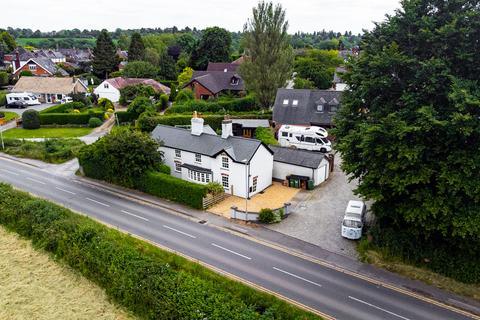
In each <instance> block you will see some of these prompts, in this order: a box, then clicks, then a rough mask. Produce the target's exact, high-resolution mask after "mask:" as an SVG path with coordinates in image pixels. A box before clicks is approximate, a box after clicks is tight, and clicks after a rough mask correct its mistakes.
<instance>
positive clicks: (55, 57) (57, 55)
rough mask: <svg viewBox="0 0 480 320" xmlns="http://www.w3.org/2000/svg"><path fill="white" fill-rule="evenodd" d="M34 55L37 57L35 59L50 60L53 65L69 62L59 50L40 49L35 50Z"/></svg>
mask: <svg viewBox="0 0 480 320" xmlns="http://www.w3.org/2000/svg"><path fill="white" fill-rule="evenodd" d="M33 54H34V55H35V58H46V59H50V60H51V61H52V62H53V63H63V62H67V58H66V57H65V55H64V54H63V53H61V52H60V51H57V50H51V49H40V50H34V51H33Z"/></svg>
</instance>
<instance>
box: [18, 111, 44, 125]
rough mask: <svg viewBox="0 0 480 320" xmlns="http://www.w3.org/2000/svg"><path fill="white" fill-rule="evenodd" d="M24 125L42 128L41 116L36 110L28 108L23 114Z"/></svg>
mask: <svg viewBox="0 0 480 320" xmlns="http://www.w3.org/2000/svg"><path fill="white" fill-rule="evenodd" d="M22 126H23V128H24V129H38V128H40V117H39V115H38V112H37V111H36V110H27V111H25V112H24V113H23V114H22Z"/></svg>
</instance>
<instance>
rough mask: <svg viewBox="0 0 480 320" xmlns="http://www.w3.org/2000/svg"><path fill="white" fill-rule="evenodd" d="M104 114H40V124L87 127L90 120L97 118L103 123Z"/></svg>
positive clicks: (99, 112)
mask: <svg viewBox="0 0 480 320" xmlns="http://www.w3.org/2000/svg"><path fill="white" fill-rule="evenodd" d="M103 114H104V113H103V112H101V111H91V112H88V113H40V124H41V125H48V124H58V125H64V124H84V125H87V124H88V121H89V120H90V118H92V117H95V118H98V119H100V120H102V121H103Z"/></svg>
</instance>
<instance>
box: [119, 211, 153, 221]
mask: <svg viewBox="0 0 480 320" xmlns="http://www.w3.org/2000/svg"><path fill="white" fill-rule="evenodd" d="M122 212H123V213H125V214H128V215H129V216H132V217H135V218H138V219H142V220H145V221H150V220H148V219H147V218H144V217H140V216H137V215H136V214H133V213H131V212H128V211H125V210H122Z"/></svg>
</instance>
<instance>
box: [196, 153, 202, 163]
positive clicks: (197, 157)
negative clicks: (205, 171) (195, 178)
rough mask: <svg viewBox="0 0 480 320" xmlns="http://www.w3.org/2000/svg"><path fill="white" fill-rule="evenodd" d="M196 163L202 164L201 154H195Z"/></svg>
mask: <svg viewBox="0 0 480 320" xmlns="http://www.w3.org/2000/svg"><path fill="white" fill-rule="evenodd" d="M195 161H196V162H202V155H201V154H200V153H195Z"/></svg>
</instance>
